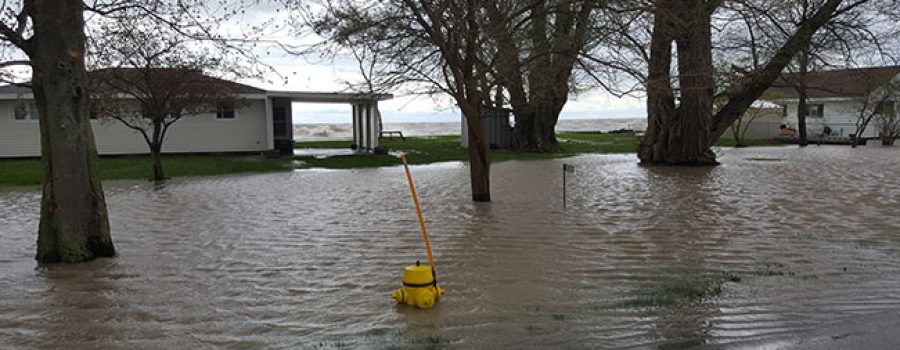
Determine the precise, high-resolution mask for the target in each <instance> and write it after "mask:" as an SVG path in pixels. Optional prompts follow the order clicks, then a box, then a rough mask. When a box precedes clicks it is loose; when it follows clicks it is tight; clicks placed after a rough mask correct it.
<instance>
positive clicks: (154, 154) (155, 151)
mask: <svg viewBox="0 0 900 350" xmlns="http://www.w3.org/2000/svg"><path fill="white" fill-rule="evenodd" d="M157 120H158V119H157ZM162 133H163V132H162V122H160V121H154V122H153V139H152V141H151V142H150V144H149V145H148V146H150V158H151V159H152V161H153V181H163V180H165V179H166V174H165V173H164V172H163V166H162V143H163V140H162Z"/></svg>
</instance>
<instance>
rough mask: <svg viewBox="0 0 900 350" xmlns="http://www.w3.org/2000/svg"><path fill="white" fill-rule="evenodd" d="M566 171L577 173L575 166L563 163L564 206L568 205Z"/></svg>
mask: <svg viewBox="0 0 900 350" xmlns="http://www.w3.org/2000/svg"><path fill="white" fill-rule="evenodd" d="M566 173H572V174H574V173H575V166H574V165H572V164H566V163H563V208H565V207H566Z"/></svg>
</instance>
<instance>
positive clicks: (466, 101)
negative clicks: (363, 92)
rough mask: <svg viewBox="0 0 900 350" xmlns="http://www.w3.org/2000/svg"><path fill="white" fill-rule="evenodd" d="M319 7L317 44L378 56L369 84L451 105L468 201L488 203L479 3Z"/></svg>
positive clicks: (400, 1)
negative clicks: (463, 139) (464, 144)
mask: <svg viewBox="0 0 900 350" xmlns="http://www.w3.org/2000/svg"><path fill="white" fill-rule="evenodd" d="M323 8H324V9H325V10H324V13H321V14H317V15H316V16H315V18H312V19H311V20H310V22H311V24H312V27H313V29H314V30H315V31H316V33H317V34H319V35H320V36H322V37H324V38H325V39H326V42H325V45H322V46H320V47H319V49H321V50H327V51H329V52H333V53H341V52H343V51H344V49H346V48H348V47H355V48H357V49H360V48H364V49H365V50H366V51H367V52H370V53H371V54H370V55H369V57H377V58H378V61H377V62H372V64H373V65H372V66H371V67H374V69H373V70H372V71H373V72H374V73H375V74H373V76H371V77H370V78H371V81H370V83H371V85H370V86H374V87H375V89H377V90H378V91H388V90H393V89H397V88H401V87H405V88H406V89H408V90H409V92H410V93H413V94H421V95H439V94H446V95H449V96H450V97H451V98H452V99H453V100H454V102H456V105H457V106H458V107H459V109H460V110H461V111H462V114H463V116H464V117H465V122H466V125H467V126H468V152H469V174H470V184H471V190H472V200H474V201H477V202H488V201H490V200H491V194H490V148H489V143H488V140H487V134H486V131H485V128H484V124H483V122H482V107H483V104H484V103H485V101H486V100H487V98H486V97H487V93H488V92H487V91H483V89H482V85H483V84H482V83H483V82H484V81H485V79H486V75H487V74H488V73H487V69H485V67H487V66H488V65H487V64H486V63H485V62H486V60H485V59H484V57H485V52H484V49H485V45H484V43H485V38H484V35H483V32H482V25H483V22H484V18H483V14H482V12H483V11H482V9H481V7H480V1H477V0H436V1H429V2H420V1H412V0H389V1H381V2H377V3H373V2H370V1H327V2H326V4H324V6H323ZM325 46H328V48H326V47H325Z"/></svg>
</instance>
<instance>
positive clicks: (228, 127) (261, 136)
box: [0, 99, 270, 158]
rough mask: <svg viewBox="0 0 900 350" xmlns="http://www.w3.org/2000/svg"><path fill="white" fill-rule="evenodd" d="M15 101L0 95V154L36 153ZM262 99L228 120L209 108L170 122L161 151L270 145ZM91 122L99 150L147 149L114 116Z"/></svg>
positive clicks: (34, 129) (35, 133)
mask: <svg viewBox="0 0 900 350" xmlns="http://www.w3.org/2000/svg"><path fill="white" fill-rule="evenodd" d="M14 104H15V101H10V100H6V101H0V157H3V158H10V157H37V156H40V154H41V141H40V130H39V125H38V123H37V121H17V120H14V119H13V105H14ZM265 108H266V103H265V100H262V99H260V100H249V101H247V105H245V106H243V107H241V108H239V109H237V110H236V111H235V112H236V118H235V119H233V120H220V119H216V115H215V113H208V114H201V115H196V116H186V117H184V118H182V119H181V120H179V121H178V122H176V123H175V124H172V126H171V127H170V128H169V131H168V133H167V135H166V139H165V140H164V141H163V153H217V152H262V151H267V150H269V149H270V147H269V145H268V144H269V141H268V139H269V136H268V131H267V127H266V124H267V121H266V110H265ZM91 128H92V129H93V131H94V139H95V142H96V144H97V152H98V153H99V154H101V155H121V154H147V153H149V152H150V151H149V148H148V147H147V144H146V143H145V142H144V139H143V137H142V136H141V134H140V133H139V132H137V131H135V130H131V129H129V128H128V127H126V126H124V125H122V123H120V122H119V121H116V120H104V119H101V120H92V121H91Z"/></svg>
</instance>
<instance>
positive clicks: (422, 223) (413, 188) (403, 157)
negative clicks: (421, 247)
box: [400, 154, 437, 280]
mask: <svg viewBox="0 0 900 350" xmlns="http://www.w3.org/2000/svg"><path fill="white" fill-rule="evenodd" d="M400 160H401V161H403V168H404V169H406V179H407V180H409V190H410V191H412V197H413V203H415V204H416V214H418V215H419V226H421V227H422V237H425V248H427V249H428V262H430V263H431V273H432V274H434V275H435V280H437V274H436V273H435V271H434V256H432V255H431V243H429V242H428V232H426V231H425V218H424V217H422V207H420V206H419V197H418V196H416V185H413V180H412V174H410V173H409V165H408V164H406V154H403V155H401V156H400Z"/></svg>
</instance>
